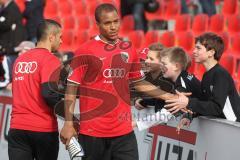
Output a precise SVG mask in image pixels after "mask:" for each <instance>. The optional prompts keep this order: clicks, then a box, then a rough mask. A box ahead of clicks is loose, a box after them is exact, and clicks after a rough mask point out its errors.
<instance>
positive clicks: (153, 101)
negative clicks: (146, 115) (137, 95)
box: [140, 98, 156, 107]
mask: <svg viewBox="0 0 240 160" xmlns="http://www.w3.org/2000/svg"><path fill="white" fill-rule="evenodd" d="M140 104H141V105H143V106H145V107H147V106H155V105H156V99H155V98H146V99H143V100H142V101H141V102H140Z"/></svg>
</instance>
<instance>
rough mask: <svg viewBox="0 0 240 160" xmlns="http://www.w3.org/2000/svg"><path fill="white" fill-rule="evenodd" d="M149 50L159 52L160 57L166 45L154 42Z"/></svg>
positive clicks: (158, 56)
mask: <svg viewBox="0 0 240 160" xmlns="http://www.w3.org/2000/svg"><path fill="white" fill-rule="evenodd" d="M148 48H149V50H150V51H154V52H156V53H157V55H156V57H157V58H160V57H161V53H162V51H163V50H164V49H165V46H164V45H163V44H161V43H152V44H150V45H149V47H148Z"/></svg>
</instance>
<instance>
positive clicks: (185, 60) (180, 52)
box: [161, 47, 191, 70]
mask: <svg viewBox="0 0 240 160" xmlns="http://www.w3.org/2000/svg"><path fill="white" fill-rule="evenodd" d="M165 56H166V57H168V58H169V60H170V61H171V62H175V63H179V64H180V65H181V67H182V70H187V69H188V68H189V67H190V65H191V59H190V57H189V56H188V55H187V53H186V52H185V51H184V49H182V48H181V47H170V48H166V49H164V50H163V52H162V53H161V57H165Z"/></svg>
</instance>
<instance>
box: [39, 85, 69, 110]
mask: <svg viewBox="0 0 240 160" xmlns="http://www.w3.org/2000/svg"><path fill="white" fill-rule="evenodd" d="M41 95H42V97H43V99H44V100H45V102H46V103H47V105H48V106H49V107H51V108H54V107H55V105H56V104H57V103H58V102H60V101H61V99H62V98H63V96H64V94H63V93H61V92H60V91H59V90H58V85H57V84H56V83H55V82H46V83H43V84H41Z"/></svg>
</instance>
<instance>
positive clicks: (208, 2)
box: [199, 0, 217, 16]
mask: <svg viewBox="0 0 240 160" xmlns="http://www.w3.org/2000/svg"><path fill="white" fill-rule="evenodd" d="M199 3H200V4H201V6H202V11H203V13H205V14H208V15H209V16H212V15H214V14H216V13H217V11H216V6H215V0H199Z"/></svg>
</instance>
